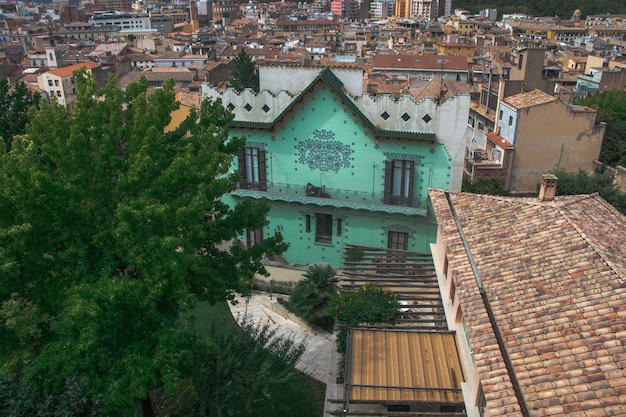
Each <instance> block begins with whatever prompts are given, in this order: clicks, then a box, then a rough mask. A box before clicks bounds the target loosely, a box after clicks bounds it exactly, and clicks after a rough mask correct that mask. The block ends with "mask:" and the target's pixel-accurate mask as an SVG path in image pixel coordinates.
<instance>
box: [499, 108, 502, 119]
mask: <svg viewBox="0 0 626 417" xmlns="http://www.w3.org/2000/svg"><path fill="white" fill-rule="evenodd" d="M498 119H499V120H502V110H500V116H498Z"/></svg>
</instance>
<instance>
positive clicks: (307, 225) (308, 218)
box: [304, 214, 311, 233]
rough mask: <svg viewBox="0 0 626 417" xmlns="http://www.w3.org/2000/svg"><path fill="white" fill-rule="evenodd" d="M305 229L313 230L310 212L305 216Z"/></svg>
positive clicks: (307, 230)
mask: <svg viewBox="0 0 626 417" xmlns="http://www.w3.org/2000/svg"><path fill="white" fill-rule="evenodd" d="M304 230H305V232H307V233H308V232H310V231H311V216H310V215H309V214H307V215H306V216H304Z"/></svg>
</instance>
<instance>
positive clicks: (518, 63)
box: [517, 55, 524, 69]
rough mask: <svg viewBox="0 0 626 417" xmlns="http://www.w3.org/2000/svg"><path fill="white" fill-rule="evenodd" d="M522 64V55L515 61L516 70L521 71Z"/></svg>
mask: <svg viewBox="0 0 626 417" xmlns="http://www.w3.org/2000/svg"><path fill="white" fill-rule="evenodd" d="M523 62H524V55H520V56H519V59H518V60H517V69H522V63H523Z"/></svg>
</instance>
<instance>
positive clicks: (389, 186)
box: [384, 161, 393, 204]
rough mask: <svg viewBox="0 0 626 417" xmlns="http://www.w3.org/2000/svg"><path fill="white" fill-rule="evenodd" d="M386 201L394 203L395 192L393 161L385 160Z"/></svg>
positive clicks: (386, 202)
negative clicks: (393, 195)
mask: <svg viewBox="0 0 626 417" xmlns="http://www.w3.org/2000/svg"><path fill="white" fill-rule="evenodd" d="M384 193H385V196H384V203H385V204H393V203H392V197H391V196H392V194H393V161H385V190H384Z"/></svg>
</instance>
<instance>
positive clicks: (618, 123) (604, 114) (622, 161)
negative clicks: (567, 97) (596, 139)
mask: <svg viewBox="0 0 626 417" xmlns="http://www.w3.org/2000/svg"><path fill="white" fill-rule="evenodd" d="M575 103H576V104H582V105H584V106H588V107H591V108H593V109H595V110H596V111H597V112H598V116H597V118H596V122H604V123H606V130H605V131H604V138H603V139H602V148H601V150H600V161H602V162H604V163H605V164H607V165H611V166H615V165H621V166H626V92H624V91H604V92H602V93H600V94H594V95H590V96H587V97H584V98H582V99H580V100H576V101H575Z"/></svg>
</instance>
